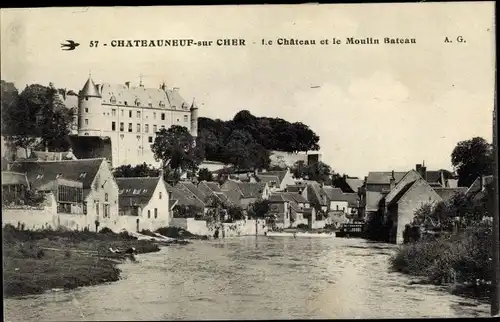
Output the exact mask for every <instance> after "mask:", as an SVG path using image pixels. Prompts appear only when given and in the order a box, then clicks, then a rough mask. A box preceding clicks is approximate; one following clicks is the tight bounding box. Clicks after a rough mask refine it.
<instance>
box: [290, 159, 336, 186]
mask: <svg viewBox="0 0 500 322" xmlns="http://www.w3.org/2000/svg"><path fill="white" fill-rule="evenodd" d="M291 172H292V174H293V176H294V177H295V178H303V179H307V180H313V181H317V182H320V183H326V184H330V183H331V175H332V172H333V171H332V168H331V167H330V166H329V165H328V164H326V163H323V162H321V161H319V162H315V163H312V164H307V165H306V163H305V162H304V161H297V162H295V163H294V165H293V167H292V169H291Z"/></svg>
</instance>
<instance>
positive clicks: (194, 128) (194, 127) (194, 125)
mask: <svg viewBox="0 0 500 322" xmlns="http://www.w3.org/2000/svg"><path fill="white" fill-rule="evenodd" d="M190 111H191V135H192V136H193V137H194V138H196V137H197V136H198V106H197V105H196V102H195V100H194V98H193V103H192V104H191V109H190Z"/></svg>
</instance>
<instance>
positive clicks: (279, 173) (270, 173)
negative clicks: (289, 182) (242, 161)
mask: <svg viewBox="0 0 500 322" xmlns="http://www.w3.org/2000/svg"><path fill="white" fill-rule="evenodd" d="M286 173H287V170H284V171H266V172H257V177H258V178H260V177H261V176H265V177H269V176H273V177H277V178H278V180H277V181H276V183H277V184H278V185H281V182H282V181H283V179H285V176H286ZM262 180H263V179H262Z"/></svg>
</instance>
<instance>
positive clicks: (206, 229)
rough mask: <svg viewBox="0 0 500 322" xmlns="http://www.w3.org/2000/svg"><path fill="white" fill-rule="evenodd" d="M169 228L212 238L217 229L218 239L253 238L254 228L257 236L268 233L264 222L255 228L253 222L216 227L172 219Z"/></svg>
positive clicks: (205, 223)
mask: <svg viewBox="0 0 500 322" xmlns="http://www.w3.org/2000/svg"><path fill="white" fill-rule="evenodd" d="M170 226H172V227H179V228H182V229H185V230H187V231H189V232H190V233H192V234H195V235H201V236H213V235H214V233H215V231H216V230H217V228H219V237H222V235H224V237H237V236H254V235H255V229H256V228H257V232H258V234H259V235H264V233H265V232H267V231H268V228H267V226H266V222H265V220H259V221H258V223H257V227H256V225H255V220H238V221H236V222H234V223H223V224H218V225H216V224H214V223H207V222H206V221H205V220H195V219H194V218H172V219H171V221H170ZM222 229H223V231H224V234H223V233H222Z"/></svg>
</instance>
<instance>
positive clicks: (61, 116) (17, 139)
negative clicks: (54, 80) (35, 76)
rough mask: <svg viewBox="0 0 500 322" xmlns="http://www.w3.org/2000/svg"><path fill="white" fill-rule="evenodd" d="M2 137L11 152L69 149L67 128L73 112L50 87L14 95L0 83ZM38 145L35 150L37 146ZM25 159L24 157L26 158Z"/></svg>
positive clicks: (35, 87)
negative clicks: (33, 149)
mask: <svg viewBox="0 0 500 322" xmlns="http://www.w3.org/2000/svg"><path fill="white" fill-rule="evenodd" d="M1 85H2V98H1V105H2V135H3V136H4V137H5V138H6V139H7V143H8V144H9V145H10V146H11V147H15V148H24V149H26V151H27V149H31V148H39V149H40V148H44V147H45V146H46V147H48V148H49V149H50V150H51V151H65V150H67V149H68V148H69V146H70V144H69V140H68V135H69V134H70V128H69V125H70V123H71V122H72V120H73V115H74V113H75V111H73V110H70V109H67V108H66V107H65V105H64V103H63V102H62V100H61V99H60V97H59V95H57V92H58V90H57V89H56V88H54V87H53V86H49V87H47V86H43V85H39V84H32V85H29V86H27V87H26V88H25V89H24V90H23V91H22V92H21V93H18V91H17V89H16V88H15V87H14V85H12V84H10V83H6V82H4V81H2V83H1ZM37 145H39V146H37ZM27 157H28V156H27Z"/></svg>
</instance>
